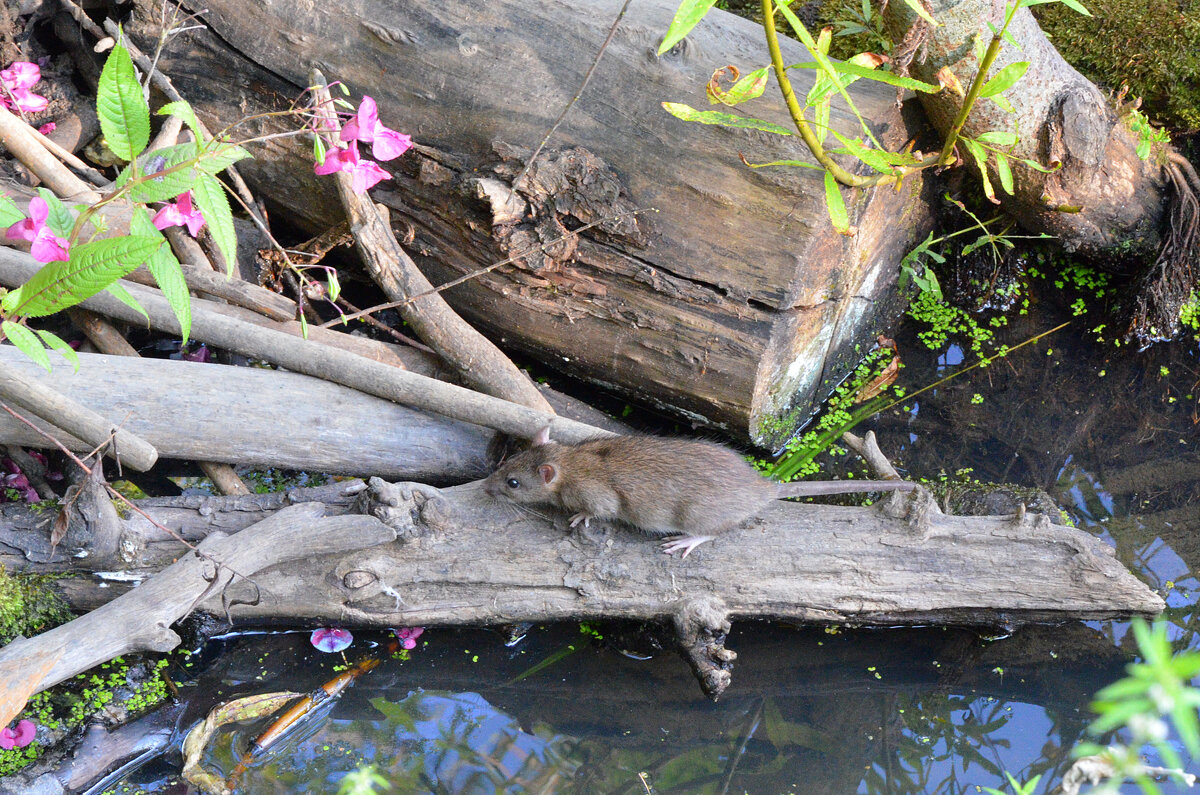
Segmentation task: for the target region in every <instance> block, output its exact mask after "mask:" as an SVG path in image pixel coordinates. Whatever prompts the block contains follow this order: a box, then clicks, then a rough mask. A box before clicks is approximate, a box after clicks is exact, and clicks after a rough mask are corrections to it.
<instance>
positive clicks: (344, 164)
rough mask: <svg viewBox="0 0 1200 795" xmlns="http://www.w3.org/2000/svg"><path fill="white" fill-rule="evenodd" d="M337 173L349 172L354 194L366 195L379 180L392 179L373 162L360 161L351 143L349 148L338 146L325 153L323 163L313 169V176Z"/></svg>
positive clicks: (355, 148) (355, 147)
mask: <svg viewBox="0 0 1200 795" xmlns="http://www.w3.org/2000/svg"><path fill="white" fill-rule="evenodd" d="M337 171H349V172H350V186H351V188H352V189H353V191H354V192H355V193H366V192H367V190H368V189H369V188H371V186H373V185H374V184H375V183H377V182H379V181H380V180H384V179H391V178H392V175H391V174H389V173H387V172H386V171H384V170H383V169H382V168H380V167H379V164H378V163H376V162H375V161H373V160H363V159H361V158H360V157H359V156H358V144H357V143H355V142H353V141H351V142H350V146H347V147H340V146H339V147H337V148H336V149H334V150H332V151H330V152H326V153H325V162H324V163H318V164H317V165H316V166H314V167H313V173H314V174H333V173H334V172H337Z"/></svg>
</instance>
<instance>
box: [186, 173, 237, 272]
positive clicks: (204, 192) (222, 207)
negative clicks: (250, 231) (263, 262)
mask: <svg viewBox="0 0 1200 795" xmlns="http://www.w3.org/2000/svg"><path fill="white" fill-rule="evenodd" d="M192 199H193V200H194V201H195V203H196V207H197V209H199V210H200V212H201V214H202V215H203V216H204V220H205V221H207V222H208V233H209V234H210V235H212V238H213V241H214V242H216V244H217V248H218V249H220V251H221V255H222V256H224V257H225V268H226V271H227V272H228V273H229V274H231V275H232V274H233V269H234V268H235V267H237V232H236V231H235V230H234V228H233V213H232V212H231V211H230V209H229V199H227V198H225V188H223V187H222V186H221V183H220V182H219V181H218V180H217V178H216V177H214V176H211V175H209V174H200V175H199V177H197V179H196V186H195V187H194V188H192Z"/></svg>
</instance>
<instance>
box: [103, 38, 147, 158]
mask: <svg viewBox="0 0 1200 795" xmlns="http://www.w3.org/2000/svg"><path fill="white" fill-rule="evenodd" d="M96 113H97V115H98V116H99V117H100V130H101V132H103V133H104V140H105V141H106V142H107V143H108V148H109V149H111V150H112V152H113V154H115V155H116V156H117V157H120V158H123V159H125V160H128V161H132V160H133V159H134V158H135V157H137V156H138V154H139V153H140V152H141V151H142V150H143V149H145V148H146V144H147V143H149V141H150V106H148V105H147V104H146V98H145V96H143V95H142V87H141V85H139V84H138V80H137V72H136V71H135V70H134V68H133V59H131V58H130V57H129V51H128V50H126V49H125V48H124V47H122V46H121V45H120V44H118V45H116V46H115V47H113V49H112V52H110V53H109V54H108V60H106V61H105V62H104V69H103V70H101V72H100V80H99V82H98V83H97V84H96Z"/></svg>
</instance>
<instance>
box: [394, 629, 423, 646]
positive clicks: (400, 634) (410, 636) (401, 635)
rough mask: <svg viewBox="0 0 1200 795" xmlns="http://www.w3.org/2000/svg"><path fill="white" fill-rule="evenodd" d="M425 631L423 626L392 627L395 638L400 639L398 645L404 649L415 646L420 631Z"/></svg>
mask: <svg viewBox="0 0 1200 795" xmlns="http://www.w3.org/2000/svg"><path fill="white" fill-rule="evenodd" d="M424 631H425V627H399V628H397V629H393V630H392V632H394V633H396V640H398V641H400V645H401V646H403V647H404V648H406V649H415V648H417V638H419V637H421V633H422V632H424Z"/></svg>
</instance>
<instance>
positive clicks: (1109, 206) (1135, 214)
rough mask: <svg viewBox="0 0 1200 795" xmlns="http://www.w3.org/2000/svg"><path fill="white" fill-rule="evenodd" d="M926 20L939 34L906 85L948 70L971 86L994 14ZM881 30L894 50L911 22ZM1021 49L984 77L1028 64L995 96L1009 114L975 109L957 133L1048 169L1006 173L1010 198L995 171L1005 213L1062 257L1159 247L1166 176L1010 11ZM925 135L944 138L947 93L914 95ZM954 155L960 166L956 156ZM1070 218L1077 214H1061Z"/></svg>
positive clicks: (899, 14) (974, 5)
mask: <svg viewBox="0 0 1200 795" xmlns="http://www.w3.org/2000/svg"><path fill="white" fill-rule="evenodd" d="M930 9H931V13H932V14H933V17H934V19H936V20H937V21H938V26H937V27H936V28H933V30H932V31H930V33H929V38H928V40H927V46H928V57H927V58H924V59H922V58H921V55H920V54H919V55H918V57H917V59H915V60H914V61H913V63H912V73H913V76H914V77H917V78H919V79H921V80H925V81H927V82H932V83H936V82H938V81H937V77H936V75H937V72H938V70H940V69H942V68H944V67H949V68H950V70H951V71H953V72H954V75H955V76H956V77H957V78H958V80H959V82H960V83H962V85H963V87H964V88H966V87H967V86H970V84H971V82H972V81H973V80H974V79H975V75H976V73H977V72H978V71H979V60H978V59H977V58H976V55H975V53H976V52H977V51H978V52H980V53H982V49H979V50H976V49H975V48H974V47H973V46H972V42H973V41H974V40H975V37H976V36H980V37H983V39H984V42H985V43H986V42H987V41H988V40H990V38H991V32H990V30H989V29H988V23H989V21H990V22H992V23H993V24H994V25H996V26H998V25H999V24H1000V22H1001V21H1002V17H1001V18H997V17H996V15H998V14H999V15H1002V14H1003V9H1002V7H1001V6H1000V5H998V4H995V3H987V2H983V1H982V0H977V1H976V2H962V1H961V0H933V2H932V3H931V4H930ZM884 16H885V20H886V21H887V23H888V28H889V30H890V32H891V35H892V39H893V41H901V40H902V39H903V38H904V35H905V33H906V31H908V30H909V29H910V28H911V27H912V26H913V25H914V24H916V23H917V22H918V21H919V19H918V17H917V15H916V13H915V12H914V11H913V10H912V9H911V8H910V7H909V5H908V4H907V3H888V4H887V7H886V11H885V15H884ZM1009 32H1010V33H1011V34H1012V37H1013V39H1014V40H1015V41H1016V42H1017V43H1018V44H1019V46H1020V48H1019V49H1018V48H1017V47H1013V46H1012V45H1011V44H1008V43H1005V44H1004V45H1003V48H1002V49H1001V51H1000V55H999V57H998V58H997V59H996V62H995V65H994V66H993V67H992V69H991V71H990V72H989V77H990V76H992V75H994V74H996V72H998V71H999V70H1000V69H1002V68H1004V67H1005V66H1008V65H1009V64H1012V63H1016V62H1018V61H1027V62H1028V63H1029V68H1028V70H1027V71H1026V72H1025V75H1024V77H1022V78H1021V80H1020V81H1019V82H1018V83H1017V84H1016V86H1015V87H1014V88H1012V89H1011V90H1009V91H1007V92H1006V93H1005V94H1004V96H1005V98H1007V99H1008V100H1009V101H1010V102H1011V103H1012V105H1013V107H1014V109H1015V111H1016V112H1015V113H1008V112H1006V111H1005V110H1003V109H1002V108H1001V107H1000V106H999V105H997V104H996V103H995V102H993V101H991V100H990V99H981V100H979V102H978V103H977V104H976V105H975V106H974V108H973V109H972V111H971V115H970V116H969V117H968V118H967V122H966V125H965V126H964V127H963V134H964V135H968V136H970V137H972V138H974V137H977V136H979V135H980V134H982V133H985V132H988V131H990V130H1001V131H1005V132H1014V133H1017V134H1018V136H1019V140H1018V143H1017V145H1016V146H1015V147H1014V148H1013V154H1014V155H1015V156H1016V157H1020V158H1027V159H1031V160H1035V161H1037V162H1038V163H1041V164H1042V165H1043V166H1046V167H1050V166H1052V165H1053V164H1056V163H1061V164H1062V165H1061V168H1058V169H1057V170H1055V171H1054V172H1053V173H1050V174H1045V173H1042V172H1040V171H1036V170H1034V169H1031V168H1028V167H1026V166H1023V165H1020V164H1017V163H1014V164H1013V178H1014V188H1015V195H1013V196H1009V195H1007V194H1005V193H1003V191H1001V190H1000V187H999V185H1000V183H999V179H998V177H997V174H996V171H995V169H994V167H993V168H992V170H991V181H992V184H993V185H994V186H995V187H996V195H997V198H998V199H1000V201H1001V203H1002V204H1003V206H1004V209H1005V210H1007V211H1008V212H1010V213H1011V214H1012V215H1013V216H1014V217H1015V218H1017V219H1018V220H1019V221H1020V222H1021V224H1022V225H1023V226H1024V227H1025V228H1026V229H1029V230H1031V231H1035V232H1046V233H1048V234H1051V235H1054V236H1055V237H1057V238H1058V239H1059V240H1060V241H1061V242H1062V244H1063V245H1064V246H1065V247H1066V248H1067V249H1068V250H1073V249H1082V250H1084V251H1088V252H1092V253H1096V252H1100V251H1104V250H1111V249H1113V248H1120V249H1121V250H1122V251H1123V252H1125V253H1126V254H1128V253H1129V252H1130V251H1141V252H1143V253H1145V252H1152V251H1153V250H1154V249H1155V248H1156V247H1157V245H1158V241H1159V231H1158V230H1159V226H1160V222H1161V220H1162V218H1163V207H1164V202H1165V193H1164V191H1165V188H1166V176H1165V175H1164V174H1163V171H1162V166H1161V161H1160V158H1158V157H1152V158H1150V159H1148V160H1140V159H1138V156H1137V154H1136V147H1137V140H1136V138H1135V137H1134V136H1133V134H1132V133H1130V131H1129V128H1128V126H1127V125H1126V124H1125V123H1124V122H1123V120H1122V119H1121V118H1120V117H1119V116H1118V115H1117V113H1116V112H1115V111H1114V110H1113V109H1112V108H1111V107H1110V106H1109V104H1108V102H1107V100H1106V99H1105V97H1104V95H1103V94H1102V93H1101V92H1100V89H1098V88H1097V87H1096V86H1095V85H1093V84H1092V83H1091V82H1090V81H1088V80H1087V79H1086V78H1085V77H1083V75H1081V74H1079V72H1077V71H1075V69H1073V68H1072V67H1071V65H1070V64H1068V63H1067V62H1066V61H1064V60H1063V59H1062V56H1061V55H1059V54H1058V51H1057V50H1056V49H1054V46H1053V45H1052V44H1051V43H1050V41H1049V40H1048V39H1047V38H1046V36H1045V34H1043V33H1042V30H1041V28H1039V27H1038V24H1037V21H1036V20H1034V18H1033V15H1032V14H1031V13H1030V12H1029V9H1027V8H1023V9H1021V10H1019V11H1017V14H1016V16H1015V17H1014V19H1013V23H1012V25H1011V26H1010V28H1009ZM920 97H921V102H922V104H923V105H924V106H925V111H926V112H927V113H928V114H929V118H930V120H931V121H932V122H933V125H934V126H935V127H936V128H937V129H938V131H939V132H941V133H942V134H943V135H944V134H945V133H946V132H947V131H948V130H949V129H950V127H951V124H952V122H953V121H954V119H955V117H956V116H957V114H958V111H959V109H960V107H961V106H962V98H961V97H959V96H958V95H956V94H955V93H954V92H952V91H942V92H940V93H938V94H921V95H920ZM959 151H960V152H962V153H963V156H964V157H968V155H967V154H966V152H965V150H964V149H963V148H962V147H960V148H959ZM1067 207H1070V208H1078V210H1077V211H1073V210H1066V211H1064V209H1060V208H1067Z"/></svg>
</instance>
